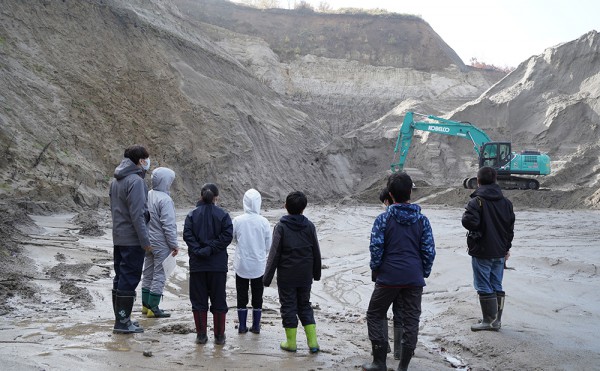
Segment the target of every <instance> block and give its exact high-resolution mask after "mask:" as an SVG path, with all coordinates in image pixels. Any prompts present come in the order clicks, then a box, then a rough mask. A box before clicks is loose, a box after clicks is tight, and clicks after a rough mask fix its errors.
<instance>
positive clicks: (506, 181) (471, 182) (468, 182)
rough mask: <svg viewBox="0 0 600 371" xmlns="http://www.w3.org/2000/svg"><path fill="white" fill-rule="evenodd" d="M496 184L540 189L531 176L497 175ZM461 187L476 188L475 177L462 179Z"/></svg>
mask: <svg viewBox="0 0 600 371" xmlns="http://www.w3.org/2000/svg"><path fill="white" fill-rule="evenodd" d="M497 182H498V185H499V186H500V188H502V189H532V190H538V189H540V182H538V181H537V180H535V179H531V178H521V177H518V176H500V175H499V176H498V179H497ZM463 187H465V188H467V189H476V188H477V178H476V177H473V178H466V179H465V180H463Z"/></svg>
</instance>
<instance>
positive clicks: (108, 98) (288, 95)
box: [0, 0, 501, 207]
mask: <svg viewBox="0 0 600 371" xmlns="http://www.w3.org/2000/svg"><path fill="white" fill-rule="evenodd" d="M184 3H185V4H187V6H188V7H186V6H184V5H185V4H184ZM201 3H203V2H202V1H198V2H193V4H195V5H198V4H201ZM208 3H214V2H207V4H208ZM221 3H222V4H221V5H222V6H226V7H229V8H227V9H230V10H229V12H230V13H231V12H233V13H235V12H237V11H239V9H240V7H239V6H236V5H233V4H229V3H226V2H221ZM190 4H192V3H191V2H184V1H180V0H177V1H141V0H139V1H138V0H133V1H128V2H120V1H104V0H89V1H69V0H66V1H62V2H55V1H34V0H27V1H20V2H11V1H3V2H2V4H1V5H2V6H1V7H0V8H1V9H2V11H1V12H0V71H1V72H0V86H1V87H2V89H1V91H0V108H1V110H0V123H1V129H0V145H1V148H0V150H1V152H2V153H3V157H4V158H5V161H3V162H1V163H0V169H1V175H0V182H1V184H2V186H1V187H0V192H1V193H2V195H3V197H7V198H11V199H16V200H21V201H23V202H27V201H32V202H35V203H39V202H47V203H48V204H49V207H76V206H84V207H88V206H92V207H94V206H99V205H105V204H106V202H107V189H108V184H109V182H110V180H111V178H112V173H113V170H114V168H115V166H116V165H117V164H118V162H119V161H120V158H121V156H122V153H123V149H124V148H125V147H126V146H129V145H131V144H134V143H141V144H144V145H146V146H147V147H148V149H149V150H150V152H151V157H152V158H153V160H154V161H153V163H154V164H155V165H160V166H168V167H171V168H173V169H174V170H175V171H176V172H177V174H178V177H177V180H176V181H175V184H174V195H175V198H176V200H179V201H185V202H192V201H193V200H194V199H196V198H197V196H198V193H199V190H200V187H201V186H202V184H203V183H204V182H208V181H211V182H216V183H217V184H219V185H220V187H221V188H222V190H223V192H222V194H223V197H222V200H223V201H224V202H225V204H226V205H227V204H229V203H230V202H234V200H235V202H236V203H235V204H233V205H237V202H238V201H239V198H240V197H241V195H242V194H243V192H244V191H245V190H246V189H248V188H250V187H255V188H257V189H259V190H260V191H261V192H262V193H263V196H264V198H265V199H266V200H267V201H274V202H279V201H280V200H281V199H282V198H283V197H284V196H285V194H287V193H288V192H289V191H290V190H292V189H301V190H304V191H306V192H307V193H308V194H309V195H310V197H311V199H313V200H315V201H318V200H325V199H331V198H337V197H344V196H346V195H351V194H353V193H354V192H356V191H357V190H358V189H361V188H364V186H365V184H368V183H370V182H372V179H375V178H377V177H379V176H380V174H379V172H380V168H381V167H382V164H383V163H384V162H382V161H379V159H380V158H382V157H386V158H387V157H388V154H389V151H390V147H389V146H390V145H391V144H393V139H390V138H388V137H386V134H385V133H384V134H382V132H377V131H375V130H373V131H372V132H370V133H367V134H366V135H364V136H363V135H361V136H356V134H352V133H354V132H355V130H356V129H357V128H359V127H361V126H362V125H364V124H365V123H366V122H372V121H374V120H377V119H378V118H380V117H381V116H383V115H384V114H385V113H386V112H388V111H389V110H390V109H392V108H393V107H395V106H397V105H398V104H400V105H401V106H403V107H407V108H411V109H421V108H423V109H427V110H429V111H428V112H431V111H433V112H432V113H441V112H444V111H446V110H450V109H453V108H455V107H457V106H458V105H459V104H461V103H464V102H465V101H468V100H470V99H473V98H475V97H477V96H479V94H480V93H481V92H483V91H484V90H485V89H487V88H488V87H489V86H491V84H492V83H493V82H495V81H496V80H498V79H499V78H500V77H501V76H498V74H493V73H488V72H482V71H477V70H471V69H469V68H466V67H465V66H464V65H463V64H462V62H461V61H460V60H457V59H456V55H455V53H454V52H452V51H451V49H450V48H449V47H448V46H447V45H445V44H444V43H443V42H442V41H441V39H440V38H439V36H437V35H436V34H435V33H434V32H433V31H432V30H431V29H430V28H429V26H428V25H427V24H426V23H425V22H423V21H421V20H419V19H416V18H414V17H408V18H407V19H406V20H405V19H404V18H398V19H395V18H394V19H391V20H389V21H391V22H393V23H394V24H393V25H392V26H390V27H392V28H393V27H400V26H399V24H398V23H397V22H400V23H401V26H402V28H401V29H402V30H404V32H403V35H405V36H403V37H406V38H407V40H409V41H410V40H412V39H411V38H410V37H411V36H410V35H413V34H416V35H417V36H418V37H415V38H414V40H413V41H415V42H417V46H414V47H412V46H411V47H410V49H408V51H407V52H404V53H401V54H402V57H401V58H400V57H394V58H395V59H394V58H392V57H391V56H392V55H395V54H398V51H397V50H401V49H402V48H401V46H403V45H404V46H406V45H412V44H411V43H410V42H408V41H406V40H404V41H402V43H400V42H398V45H399V46H397V47H396V50H395V51H393V52H389V56H386V55H383V54H385V53H383V52H381V50H383V49H381V48H383V46H384V44H385V42H379V43H375V41H372V40H375V39H376V37H375V36H372V35H373V34H372V33H371V32H372V30H371V29H369V28H368V27H371V26H369V25H370V24H374V25H375V26H376V27H382V25H383V24H385V22H386V19H385V18H372V17H371V18H370V17H369V16H361V17H358V18H351V19H350V20H348V19H345V18H343V17H341V16H339V17H329V16H328V17H325V18H320V16H319V15H316V14H311V15H309V18H308V19H309V20H310V21H307V20H306V19H305V21H307V22H308V23H307V24H308V25H310V27H312V25H314V24H317V23H319V22H322V23H323V26H322V29H323V30H326V29H329V30H330V31H329V32H330V33H332V34H336V31H335V30H336V29H335V26H336V22H342V24H349V25H350V26H349V28H348V27H347V29H349V30H354V29H355V27H354V26H355V24H356V22H358V23H359V24H361V27H363V28H362V29H365V30H366V29H369V31H368V32H367V36H368V42H365V43H364V44H367V45H371V44H373V45H375V46H371V47H370V48H371V49H370V51H368V52H367V51H365V50H362V49H357V48H350V49H348V50H350V52H349V53H350V57H348V55H347V54H342V55H339V54H340V53H341V52H340V50H346V49H345V48H341V49H340V48H338V47H337V46H336V47H335V48H332V50H327V46H328V45H329V44H327V43H322V44H318V43H315V44H314V45H316V46H312V47H311V48H308V49H307V52H306V53H305V54H298V53H296V52H294V53H293V55H292V54H289V53H287V54H286V53H282V52H281V50H280V49H281V45H279V44H276V45H275V44H272V42H273V41H272V40H271V39H269V38H268V37H266V36H264V35H265V34H269V33H273V32H274V31H273V30H272V29H270V28H266V30H267V31H264V30H262V31H261V28H260V27H261V24H262V23H260V22H257V23H256V24H253V25H252V27H251V28H252V29H256V30H258V31H256V32H249V34H242V33H240V31H243V29H231V30H229V29H226V28H224V27H222V26H224V25H227V24H229V23H230V22H233V21H231V20H229V21H228V20H227V19H226V18H223V17H224V16H223V15H219V17H222V18H223V19H224V20H223V19H221V18H219V19H221V21H222V23H223V24H219V23H218V22H214V24H211V23H208V20H207V19H202V18H198V17H197V12H196V11H195V10H194V8H192V7H191V5H190ZM221 5H219V6H221ZM207 6H208V5H207ZM282 14H284V15H285V17H287V18H285V19H284V18H281V19H279V18H278V19H279V21H278V22H283V24H287V23H289V22H288V21H286V20H287V19H295V18H294V17H295V16H294V15H290V14H288V13H286V12H283V13H282ZM270 16H271V15H269V17H270ZM217 18H218V17H217ZM299 19H300V20H297V22H302V21H301V19H302V18H299ZM357 19H358V21H357ZM315 22H316V23H315ZM344 22H346V23H344ZM402 22H405V23H406V24H404V23H402ZM233 23H235V24H237V23H240V22H237V23H236V22H233ZM242 23H243V22H241V23H240V24H242ZM300 24H303V23H300ZM268 25H270V23H269V24H268ZM293 25H294V24H290V27H291V26H293ZM411 25H413V26H411ZM415 25H416V26H415ZM375 26H372V28H373V27H375ZM297 27H299V26H297ZM303 27H309V26H303ZM310 27H309V28H310ZM413 27H416V28H415V29H414V30H413V31H414V32H413V31H410V32H409V30H412V28H413ZM359 29H360V28H359ZM290 32H291V31H290ZM429 32H431V33H429ZM343 35H344V33H341V36H340V35H337V36H336V37H338V38H339V39H340V40H344V39H345V38H344V37H343ZM382 35H383V36H382V37H385V35H386V33H385V32H383V33H382ZM380 36H381V35H380ZM388 36H389V35H388ZM263 37H264V38H263ZM292 39H293V40H294V42H299V40H301V33H300V34H294V37H293V38H292ZM350 39H351V40H352V42H350V41H348V43H350V44H352V45H353V43H355V42H356V40H355V38H354V36H352V38H350ZM336 40H337V39H336ZM317 41H318V40H317ZM388 41H389V40H388ZM428 42H431V43H432V44H431V45H430V44H427V43H428ZM311 45H312V44H311ZM336 45H337V44H336ZM380 49H381V50H380ZM425 49H427V52H426V53H433V54H432V56H428V55H423V54H422V53H424V51H423V50H425ZM294 50H296V49H294ZM318 50H321V52H318ZM419 50H420V51H421V52H420V53H421V54H413V53H416V52H415V51H419ZM373 53H375V54H373ZM377 53H379V54H377ZM382 53H383V54H382ZM367 54H369V55H371V56H370V57H368V58H367V57H366V55H367ZM353 55H356V56H357V57H356V58H353V57H352V56H353ZM372 55H381V56H380V57H377V58H374V57H373V56H372ZM442 55H444V56H445V57H442ZM416 56H418V57H416ZM433 56H434V57H433ZM347 57H348V58H347ZM365 58H366V59H365ZM369 58H370V59H369ZM415 58H416V59H415ZM417 59H421V60H420V61H419V68H418V69H415V68H413V67H414V66H412V65H411V63H414V62H411V61H413V60H417ZM368 60H373V61H374V62H373V63H372V64H369V63H367V61H368ZM392 60H393V61H392ZM390 61H392V62H390ZM399 61H402V63H400V62H399ZM440 61H443V62H440ZM385 63H390V65H386V64H385ZM439 63H442V65H438V64H439ZM391 121H395V119H393V120H392V119H391ZM397 125H399V121H397V122H393V125H392V126H397ZM387 162H388V161H385V163H387ZM153 166H154V165H153Z"/></svg>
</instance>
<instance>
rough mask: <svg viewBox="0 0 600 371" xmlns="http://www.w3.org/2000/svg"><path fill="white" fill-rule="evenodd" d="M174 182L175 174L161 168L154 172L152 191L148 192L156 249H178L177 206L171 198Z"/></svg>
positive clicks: (153, 242)
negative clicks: (170, 193) (170, 192)
mask: <svg viewBox="0 0 600 371" xmlns="http://www.w3.org/2000/svg"><path fill="white" fill-rule="evenodd" d="M173 180H175V172H174V171H173V170H171V169H168V168H166V167H159V168H156V169H154V171H152V190H151V191H150V192H148V211H150V222H149V223H148V229H149V231H150V243H151V244H152V247H153V248H154V249H173V250H177V249H178V246H177V221H176V219H175V204H174V203H173V200H172V199H171V196H169V190H170V188H171V184H172V183H173Z"/></svg>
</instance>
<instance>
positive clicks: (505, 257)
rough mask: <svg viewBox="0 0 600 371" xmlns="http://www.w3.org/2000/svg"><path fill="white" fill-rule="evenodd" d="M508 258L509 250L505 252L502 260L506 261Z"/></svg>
mask: <svg viewBox="0 0 600 371" xmlns="http://www.w3.org/2000/svg"><path fill="white" fill-rule="evenodd" d="M508 258H510V250H509V251H507V252H506V255H505V256H504V260H508Z"/></svg>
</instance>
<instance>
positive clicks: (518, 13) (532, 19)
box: [280, 0, 600, 67]
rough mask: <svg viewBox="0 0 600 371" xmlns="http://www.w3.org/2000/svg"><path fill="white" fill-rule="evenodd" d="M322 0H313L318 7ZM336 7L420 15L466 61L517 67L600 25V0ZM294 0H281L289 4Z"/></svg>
mask: <svg viewBox="0 0 600 371" xmlns="http://www.w3.org/2000/svg"><path fill="white" fill-rule="evenodd" d="M321 1H322V0H308V2H309V3H310V4H311V5H313V6H314V7H315V8H316V7H318V5H319V3H320V2H321ZM325 1H326V2H327V3H328V4H329V5H330V6H331V8H332V9H334V10H335V9H338V8H347V7H352V8H363V9H371V8H381V9H386V10H388V11H391V12H395V13H406V14H414V15H419V16H421V18H423V20H425V21H426V22H427V23H429V25H430V26H431V27H432V28H433V30H434V31H435V32H436V33H437V34H438V35H440V36H441V38H442V39H443V40H444V41H445V42H446V43H447V44H448V45H449V46H450V47H451V48H452V49H454V51H455V52H456V53H457V54H458V55H459V57H460V58H461V59H462V60H463V62H465V63H466V64H469V63H470V60H471V58H477V60H478V61H479V62H483V63H486V64H491V65H494V66H497V67H517V66H518V65H519V64H520V63H521V62H523V61H525V60H527V59H528V58H529V57H531V56H532V55H538V54H542V53H543V52H544V50H545V49H546V48H549V47H552V46H555V45H558V44H561V43H564V42H568V41H572V40H575V39H577V38H579V37H580V36H582V35H583V34H585V33H587V32H589V31H592V30H596V31H600V1H599V0H571V1H566V0H495V1H489V0H488V1H481V0H479V1H476V0H454V1H452V0H411V1H405V0H325ZM289 3H291V4H293V3H294V2H293V0H280V6H281V7H282V8H287V7H288V4H289Z"/></svg>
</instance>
